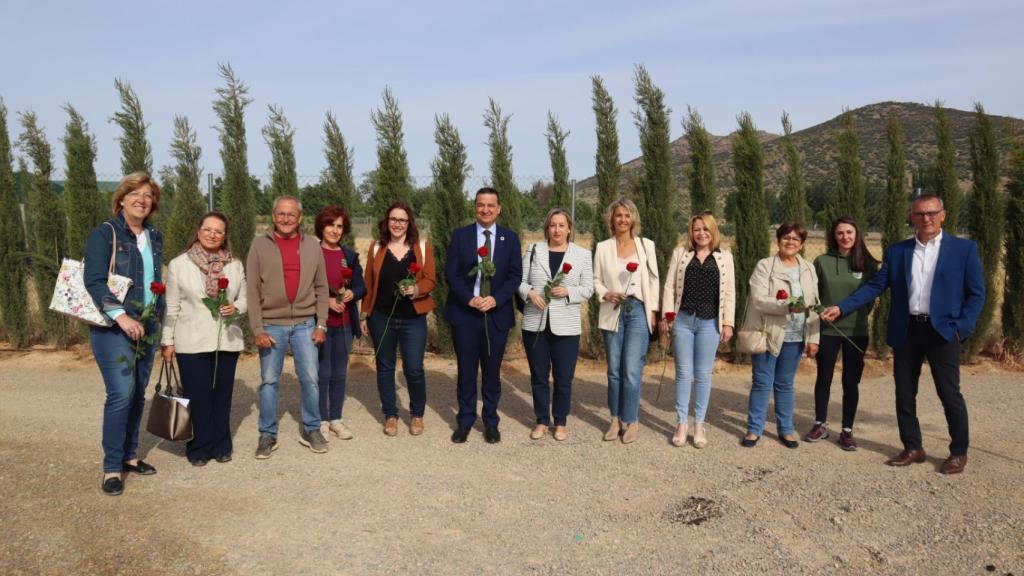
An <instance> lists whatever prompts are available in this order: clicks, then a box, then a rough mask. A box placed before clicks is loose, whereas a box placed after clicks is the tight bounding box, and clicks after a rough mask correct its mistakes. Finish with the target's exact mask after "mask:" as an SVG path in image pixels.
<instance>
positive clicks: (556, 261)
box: [548, 250, 565, 278]
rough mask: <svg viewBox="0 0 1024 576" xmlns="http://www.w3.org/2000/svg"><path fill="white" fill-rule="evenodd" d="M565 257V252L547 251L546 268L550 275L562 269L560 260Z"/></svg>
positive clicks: (552, 275) (553, 275)
mask: <svg viewBox="0 0 1024 576" xmlns="http://www.w3.org/2000/svg"><path fill="white" fill-rule="evenodd" d="M564 259H565V252H552V251H550V250H549V251H548V270H551V277H552V278H554V277H555V274H558V273H559V272H561V271H562V260H564Z"/></svg>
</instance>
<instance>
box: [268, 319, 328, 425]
mask: <svg viewBox="0 0 1024 576" xmlns="http://www.w3.org/2000/svg"><path fill="white" fill-rule="evenodd" d="M315 327H316V323H315V321H314V320H313V319H312V318H310V319H309V320H306V321H304V322H300V323H298V324H295V325H294V326H289V325H278V324H264V325H263V331H264V332H266V333H267V334H268V335H270V337H271V338H273V339H274V340H275V341H276V342H277V343H276V344H274V345H273V346H272V347H270V348H262V349H260V379H261V383H260V423H259V426H260V434H269V435H271V436H273V437H275V438H276V437H277V395H278V394H277V384H278V380H280V378H281V370H282V369H283V368H284V355H285V350H286V349H287V348H288V345H289V344H291V347H292V357H293V358H294V359H295V372H296V375H297V376H298V377H299V384H300V385H301V387H302V427H303V428H304V429H305V430H306V432H312V431H313V430H319V429H320V393H319V391H318V390H317V372H318V364H319V362H318V358H317V350H316V344H313V329H314V328H315Z"/></svg>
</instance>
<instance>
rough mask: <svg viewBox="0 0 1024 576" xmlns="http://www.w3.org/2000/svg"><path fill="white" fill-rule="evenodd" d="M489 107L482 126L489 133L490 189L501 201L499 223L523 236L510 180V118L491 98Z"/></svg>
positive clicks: (517, 194) (520, 212)
mask: <svg viewBox="0 0 1024 576" xmlns="http://www.w3.org/2000/svg"><path fill="white" fill-rule="evenodd" d="M489 101H490V106H489V107H488V108H487V110H486V111H485V112H484V126H485V127H486V128H487V129H488V130H490V134H489V135H488V137H487V144H488V147H489V148H490V151H491V186H493V187H494V189H495V190H497V191H498V194H499V196H500V198H501V215H500V216H499V217H498V219H499V222H500V223H501V225H502V226H505V227H506V228H511V229H512V230H513V231H514V232H515V233H516V234H518V235H519V236H522V235H523V206H522V203H523V199H522V197H521V196H522V195H521V194H520V192H519V188H518V187H517V186H516V181H515V179H514V178H513V177H512V144H511V143H510V142H509V140H508V121H509V120H511V119H512V115H511V114H510V115H508V116H505V115H503V114H502V113H501V106H499V105H498V103H497V102H496V101H495V100H494V98H490V99H489Z"/></svg>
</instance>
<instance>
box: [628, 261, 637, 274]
mask: <svg viewBox="0 0 1024 576" xmlns="http://www.w3.org/2000/svg"><path fill="white" fill-rule="evenodd" d="M639 267H640V265H639V264H637V263H636V262H630V263H629V264H626V271H627V272H629V273H631V274H632V273H633V272H636V269H637V268H639Z"/></svg>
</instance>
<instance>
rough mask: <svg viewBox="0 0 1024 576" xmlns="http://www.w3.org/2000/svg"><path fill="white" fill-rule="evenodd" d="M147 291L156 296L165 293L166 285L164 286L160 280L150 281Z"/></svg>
mask: <svg viewBox="0 0 1024 576" xmlns="http://www.w3.org/2000/svg"><path fill="white" fill-rule="evenodd" d="M149 291H150V292H152V293H153V294H156V295H157V296H160V295H162V294H165V293H167V286H164V285H163V284H162V283H160V282H152V283H150V285H149Z"/></svg>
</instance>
